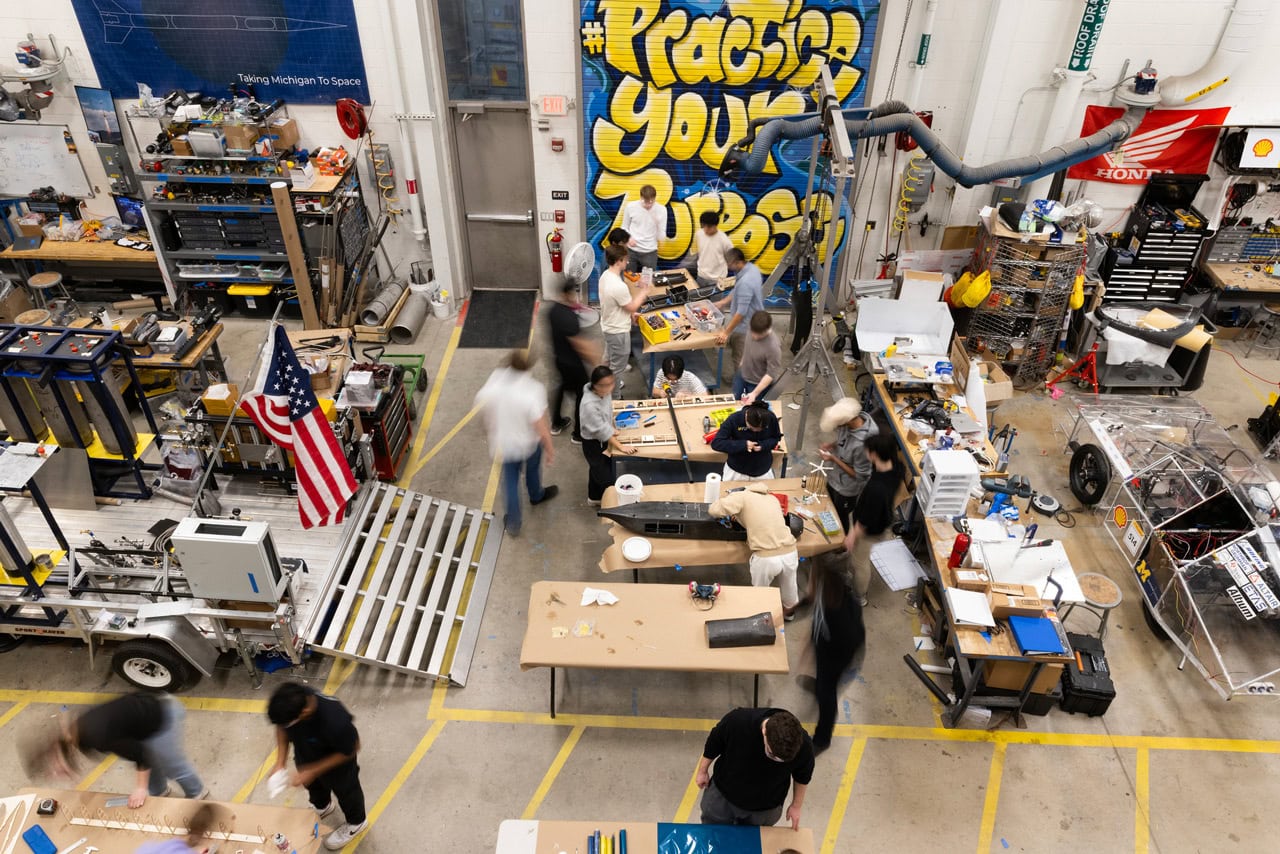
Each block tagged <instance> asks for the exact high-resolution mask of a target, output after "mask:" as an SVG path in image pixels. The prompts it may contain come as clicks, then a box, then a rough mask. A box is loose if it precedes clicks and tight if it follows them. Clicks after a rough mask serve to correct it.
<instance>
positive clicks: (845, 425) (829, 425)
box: [818, 397, 880, 532]
mask: <svg viewBox="0 0 1280 854" xmlns="http://www.w3.org/2000/svg"><path fill="white" fill-rule="evenodd" d="M819 426H821V427H822V432H823V433H828V434H832V433H833V434H835V441H833V442H826V443H824V444H823V445H821V446H820V447H819V448H818V455H819V456H820V457H822V459H823V460H825V461H826V462H827V463H828V464H829V465H830V466H831V469H832V470H831V471H830V472H829V473H828V474H827V494H828V495H829V496H831V503H832V504H834V505H835V508H836V515H837V516H839V517H840V524H841V525H843V526H844V529H845V531H846V532H848V530H849V516H850V514H851V513H852V512H853V507H854V505H855V504H856V503H857V501H858V496H859V495H860V494H861V493H862V488H863V487H864V486H866V485H867V481H868V480H869V479H870V478H871V461H870V460H868V459H867V454H866V451H864V450H863V447H864V445H865V444H866V441H867V439H868V438H870V437H871V436H875V435H876V434H878V433H879V432H880V428H879V427H877V426H876V422H875V420H874V419H873V418H872V417H871V416H870V415H868V414H867V413H865V412H863V411H862V404H860V403H858V401H857V400H856V399H854V398H852V397H842V398H840V399H839V400H837V401H836V402H835V403H833V404H831V405H830V406H828V407H827V408H826V409H824V410H823V411H822V418H821V419H820V421H819Z"/></svg>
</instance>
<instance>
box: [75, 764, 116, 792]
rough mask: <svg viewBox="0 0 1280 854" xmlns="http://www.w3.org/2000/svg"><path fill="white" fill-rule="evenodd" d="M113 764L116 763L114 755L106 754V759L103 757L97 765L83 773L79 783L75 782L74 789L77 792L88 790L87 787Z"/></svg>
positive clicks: (96, 780)
mask: <svg viewBox="0 0 1280 854" xmlns="http://www.w3.org/2000/svg"><path fill="white" fill-rule="evenodd" d="M114 764H116V757H115V756H108V757H107V758H106V759H103V760H102V761H101V762H99V763H98V767H96V768H94V769H93V770H92V771H90V772H89V773H88V774H85V775H84V779H83V780H81V781H80V782H79V783H76V791H77V792H85V791H88V789H89V787H90V786H92V785H93V784H94V783H96V782H98V778H100V777H101V776H102V775H103V774H105V773H107V769H108V768H110V767H111V766H112V765H114Z"/></svg>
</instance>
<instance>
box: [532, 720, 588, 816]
mask: <svg viewBox="0 0 1280 854" xmlns="http://www.w3.org/2000/svg"><path fill="white" fill-rule="evenodd" d="M585 731H586V727H582V726H576V727H574V728H573V729H571V730H569V737H568V738H566V739H565V740H564V744H562V745H560V752H559V753H557V754H556V758H555V759H552V760H551V767H550V768H548V769H547V773H545V774H543V775H542V782H541V783H539V784H538V788H536V789H534V791H533V797H532V798H530V799H529V803H528V804H527V805H525V808H524V812H523V813H521V814H520V818H522V819H525V820H526V821H527V820H529V819H531V818H533V817H534V816H535V815H537V814H538V807H540V806H542V801H543V799H545V798H546V797H547V793H548V792H550V791H551V787H552V786H553V785H554V784H555V782H556V778H557V777H559V776H560V772H561V771H563V770H564V764H565V763H566V762H568V761H569V754H571V753H573V749H574V748H575V747H577V746H578V741H579V740H580V739H581V738H582V733H583V732H585Z"/></svg>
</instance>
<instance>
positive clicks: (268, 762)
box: [231, 747, 276, 804]
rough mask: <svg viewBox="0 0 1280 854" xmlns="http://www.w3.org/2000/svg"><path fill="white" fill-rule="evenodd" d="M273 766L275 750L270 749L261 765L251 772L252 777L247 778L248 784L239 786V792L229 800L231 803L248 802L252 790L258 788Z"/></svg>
mask: <svg viewBox="0 0 1280 854" xmlns="http://www.w3.org/2000/svg"><path fill="white" fill-rule="evenodd" d="M275 764H276V749H275V748H274V747H273V748H271V752H270V753H268V754H267V758H266V759H264V760H262V764H261V765H259V766H258V769H257V770H256V771H254V772H253V776H252V777H251V778H249V782H247V783H245V784H244V785H243V786H241V787H240V791H238V792H236V793H235V796H234V797H233V798H232V799H231V803H233V804H242V803H244V802H245V801H247V800H249V796H250V795H252V794H253V790H254V789H256V788H258V784H259V783H261V782H262V780H263V778H265V777H266V776H267V772H268V771H270V770H271V769H272V768H274V767H275Z"/></svg>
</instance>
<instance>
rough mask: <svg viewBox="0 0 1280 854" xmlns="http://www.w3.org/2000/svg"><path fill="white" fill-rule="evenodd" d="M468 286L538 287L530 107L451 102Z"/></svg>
mask: <svg viewBox="0 0 1280 854" xmlns="http://www.w3.org/2000/svg"><path fill="white" fill-rule="evenodd" d="M451 112H452V118H453V122H452V123H453V140H454V146H455V149H454V150H455V151H457V153H458V175H459V176H460V182H461V185H462V205H463V210H464V212H465V219H466V229H465V233H466V241H467V252H468V254H469V256H470V259H471V286H472V287H473V288H514V289H520V290H526V289H534V288H539V287H540V286H541V282H542V275H541V271H540V268H539V259H538V228H537V219H536V215H535V213H534V208H535V204H534V188H533V148H532V145H533V144H532V140H531V138H530V131H529V109H528V107H527V106H525V107H521V106H516V105H512V104H507V103H503V104H501V105H492V104H489V105H482V104H479V103H475V102H455V103H454V104H452V105H451Z"/></svg>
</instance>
